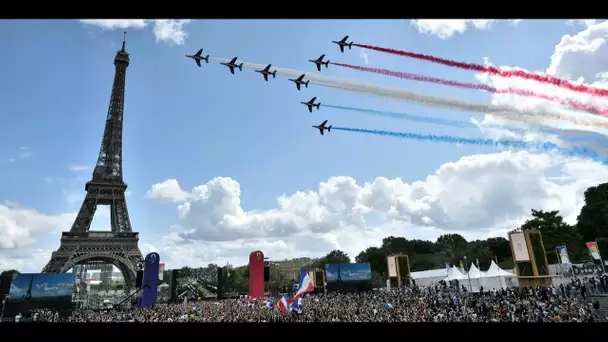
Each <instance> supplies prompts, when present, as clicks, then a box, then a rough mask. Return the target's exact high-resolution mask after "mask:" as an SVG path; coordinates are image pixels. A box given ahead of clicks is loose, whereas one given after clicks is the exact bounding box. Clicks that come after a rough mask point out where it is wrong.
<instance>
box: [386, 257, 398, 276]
mask: <svg viewBox="0 0 608 342" xmlns="http://www.w3.org/2000/svg"><path fill="white" fill-rule="evenodd" d="M386 264H387V265H388V276H389V278H396V277H397V257H396V256H388V257H386Z"/></svg>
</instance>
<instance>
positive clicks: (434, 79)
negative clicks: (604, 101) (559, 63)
mask: <svg viewBox="0 0 608 342" xmlns="http://www.w3.org/2000/svg"><path fill="white" fill-rule="evenodd" d="M329 64H332V65H335V66H339V67H343V68H349V69H354V70H359V71H364V72H371V73H375V74H380V75H385V76H392V77H398V78H401V79H406V80H412V81H422V82H428V83H435V84H441V85H446V86H450V87H458V88H465V89H473V90H482V91H485V92H488V93H492V94H514V95H519V96H526V97H535V98H538V99H542V100H547V101H553V102H556V103H559V104H561V105H564V106H570V107H572V108H574V109H578V110H581V111H584V112H588V113H592V114H599V115H608V109H599V108H597V107H594V106H591V105H586V104H584V103H581V102H579V101H574V100H566V99H561V98H559V97H557V96H551V95H545V94H540V93H536V92H533V91H530V90H525V89H518V88H506V89H497V88H494V87H491V86H488V85H485V84H475V83H468V82H458V81H451V80H446V79H444V78H438V77H428V76H424V75H418V74H412V73H409V72H402V71H396V70H390V69H381V68H370V67H364V66H360V65H352V64H345V63H336V62H330V63H329Z"/></svg>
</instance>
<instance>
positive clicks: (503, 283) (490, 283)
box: [480, 261, 515, 290]
mask: <svg viewBox="0 0 608 342" xmlns="http://www.w3.org/2000/svg"><path fill="white" fill-rule="evenodd" d="M514 278H515V274H513V273H511V272H507V271H505V270H503V269H501V268H500V267H498V265H496V263H495V262H494V261H492V264H490V268H488V270H487V271H486V272H485V273H484V274H482V277H481V278H480V283H481V285H482V286H483V287H484V290H491V289H499V288H503V289H506V288H507V287H509V283H512V280H514Z"/></svg>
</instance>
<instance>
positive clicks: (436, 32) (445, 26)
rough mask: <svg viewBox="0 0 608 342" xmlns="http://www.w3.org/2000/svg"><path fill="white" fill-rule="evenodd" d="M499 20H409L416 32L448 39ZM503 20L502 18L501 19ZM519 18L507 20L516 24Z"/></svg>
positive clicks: (487, 26)
mask: <svg viewBox="0 0 608 342" xmlns="http://www.w3.org/2000/svg"><path fill="white" fill-rule="evenodd" d="M497 21H499V20H494V19H491V20H490V19H419V20H415V19H414V20H411V21H410V23H411V24H412V25H413V26H414V27H416V29H417V30H418V32H420V33H424V34H428V35H432V36H437V37H439V38H441V39H448V38H451V37H452V36H454V35H455V34H456V33H460V34H462V33H464V32H465V31H466V30H467V29H469V28H475V29H478V30H487V29H489V28H490V27H492V25H493V24H495V23H496V22H497ZM501 21H504V20H501ZM520 21H521V19H514V20H508V22H509V24H510V25H512V26H516V25H517V24H518V23H519V22H520Z"/></svg>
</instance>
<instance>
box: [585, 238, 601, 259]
mask: <svg viewBox="0 0 608 342" xmlns="http://www.w3.org/2000/svg"><path fill="white" fill-rule="evenodd" d="M585 245H586V246H587V249H588V250H589V254H590V255H591V257H592V258H593V260H602V257H601V256H600V249H599V248H597V243H596V242H595V241H591V242H587V243H585Z"/></svg>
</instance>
